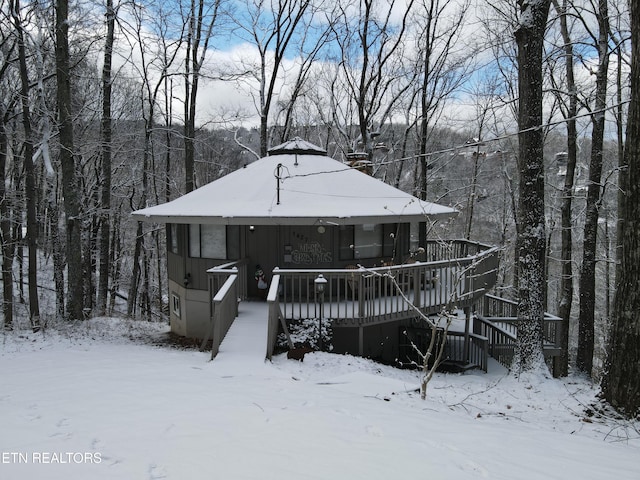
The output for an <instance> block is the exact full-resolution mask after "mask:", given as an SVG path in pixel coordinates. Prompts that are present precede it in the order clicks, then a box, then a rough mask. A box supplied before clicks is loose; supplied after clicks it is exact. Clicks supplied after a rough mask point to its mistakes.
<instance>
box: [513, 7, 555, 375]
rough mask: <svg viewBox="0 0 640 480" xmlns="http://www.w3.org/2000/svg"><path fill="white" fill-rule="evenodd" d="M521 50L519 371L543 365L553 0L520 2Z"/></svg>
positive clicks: (518, 37)
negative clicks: (545, 125) (547, 41)
mask: <svg viewBox="0 0 640 480" xmlns="http://www.w3.org/2000/svg"><path fill="white" fill-rule="evenodd" d="M519 3H520V9H521V22H520V25H519V26H518V29H517V30H516V32H515V37H516V43H517V47H518V91H519V102H518V130H519V134H518V170H519V172H520V182H519V194H520V196H519V199H518V211H517V215H518V222H517V223H518V234H517V240H516V260H517V269H518V294H519V295H518V296H519V302H518V341H517V346H516V364H515V371H516V372H521V371H531V370H536V369H539V368H541V367H542V366H543V365H544V357H543V352H542V321H543V318H544V307H543V303H544V289H545V276H544V272H545V255H546V251H545V250H546V248H545V247H546V244H545V241H546V233H545V211H544V157H543V144H544V136H543V132H542V51H543V41H544V33H545V27H546V23H547V17H548V15H549V7H550V3H551V0H541V1H539V2H531V3H530V2H528V1H526V0H520V2H519Z"/></svg>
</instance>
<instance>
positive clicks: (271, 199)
mask: <svg viewBox="0 0 640 480" xmlns="http://www.w3.org/2000/svg"><path fill="white" fill-rule="evenodd" d="M287 147H288V148H289V149H290V150H291V152H293V153H286V149H287ZM274 150H275V153H276V154H274ZM301 151H306V152H309V153H302V154H301V153H298V152H301ZM271 152H272V154H271V155H269V156H268V157H264V158H261V159H259V160H257V161H255V162H253V163H251V164H249V165H247V166H246V167H244V168H241V169H239V170H236V171H234V172H232V173H230V174H228V175H226V176H224V177H222V178H219V179H218V180H215V181H213V182H211V183H209V184H207V185H204V186H203V187H200V188H198V189H197V190H194V191H192V192H190V193H188V194H186V195H183V196H182V197H180V198H177V199H176V200H173V201H171V202H167V203H164V204H162V205H157V206H154V207H148V208H144V209H142V210H137V211H135V212H133V216H134V217H136V218H138V219H140V220H153V221H156V222H167V223H200V224H207V223H209V224H229V225H315V224H320V223H325V224H329V225H331V224H338V225H350V224H351V225H356V224H363V223H396V222H410V221H424V220H425V216H426V217H429V219H430V220H435V219H437V218H443V217H449V216H452V215H455V214H457V211H456V210H454V209H452V208H449V207H445V206H442V205H437V204H434V203H429V202H424V201H421V200H419V199H418V198H416V197H414V196H412V195H409V194H408V193H405V192H403V191H401V190H398V189H396V188H394V187H392V186H391V185H387V184H386V183H384V182H382V181H380V180H378V179H376V178H373V177H371V176H369V175H366V174H364V173H362V172H360V171H358V170H356V169H353V168H350V167H349V166H348V165H345V164H344V163H342V162H339V161H337V160H334V159H332V158H329V157H327V156H326V155H324V151H323V150H322V149H321V148H319V147H316V146H314V145H312V144H309V143H308V142H305V141H303V140H300V139H294V141H292V142H287V143H285V144H283V145H280V146H278V147H275V148H274V149H272V150H271ZM278 178H279V179H278Z"/></svg>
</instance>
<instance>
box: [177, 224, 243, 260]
mask: <svg viewBox="0 0 640 480" xmlns="http://www.w3.org/2000/svg"><path fill="white" fill-rule="evenodd" d="M239 245H240V229H239V227H237V226H228V227H227V226H226V225H195V224H191V225H189V256H190V257H192V258H215V259H237V258H239V255H240V247H239Z"/></svg>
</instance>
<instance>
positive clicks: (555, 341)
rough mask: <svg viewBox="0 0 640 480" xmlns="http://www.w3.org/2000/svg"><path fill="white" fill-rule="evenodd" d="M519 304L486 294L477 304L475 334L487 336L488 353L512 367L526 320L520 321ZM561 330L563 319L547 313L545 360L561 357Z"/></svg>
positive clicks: (544, 325) (544, 335) (543, 339)
mask: <svg viewBox="0 0 640 480" xmlns="http://www.w3.org/2000/svg"><path fill="white" fill-rule="evenodd" d="M517 306H518V304H517V303H516V302H514V301H512V300H507V299H504V298H500V297H496V296H494V295H485V297H484V299H483V301H482V302H481V303H480V304H479V305H478V308H477V310H476V312H475V313H476V318H475V319H474V322H473V332H474V333H476V334H478V335H482V336H484V337H487V339H488V342H489V345H488V346H489V354H490V355H491V356H492V357H493V358H495V359H496V360H497V361H498V362H499V363H501V364H502V365H504V366H505V367H507V368H509V367H510V366H511V363H512V361H513V357H514V355H515V349H516V344H517V335H518V325H519V324H520V323H521V322H523V321H526V320H519V319H518V317H517V314H518V308H517ZM560 328H562V319H561V318H560V317H556V316H555V315H551V314H549V313H545V314H544V318H543V321H542V342H543V351H544V354H545V358H547V360H549V359H550V358H551V357H553V356H555V355H558V354H559V353H560V351H561V346H560V344H559V341H560Z"/></svg>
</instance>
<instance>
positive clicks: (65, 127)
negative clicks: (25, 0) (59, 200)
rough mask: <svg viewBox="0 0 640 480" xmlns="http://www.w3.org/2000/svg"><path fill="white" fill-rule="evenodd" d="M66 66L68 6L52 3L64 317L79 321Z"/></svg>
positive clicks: (77, 225)
mask: <svg viewBox="0 0 640 480" xmlns="http://www.w3.org/2000/svg"><path fill="white" fill-rule="evenodd" d="M70 73H71V72H70V67H69V3H68V0H56V79H57V99H58V116H59V122H60V127H59V128H60V164H61V166H62V193H63V196H64V211H65V216H66V227H67V272H68V273H67V285H68V288H67V312H66V314H67V318H68V319H70V320H79V319H82V318H83V289H82V249H81V248H80V245H82V243H81V242H82V238H81V229H82V219H81V217H80V200H79V193H80V192H79V188H78V181H77V177H76V166H75V158H74V151H73V148H74V147H73V117H72V115H71V79H70V76H71V75H70Z"/></svg>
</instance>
